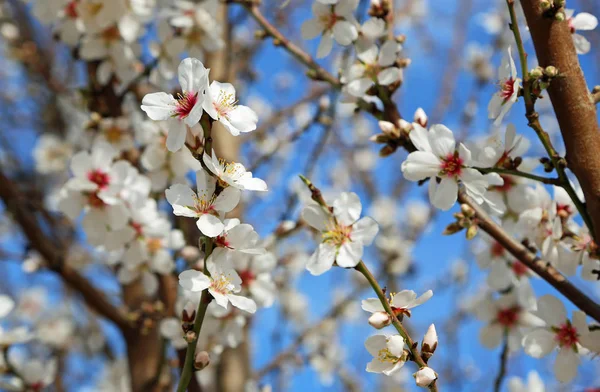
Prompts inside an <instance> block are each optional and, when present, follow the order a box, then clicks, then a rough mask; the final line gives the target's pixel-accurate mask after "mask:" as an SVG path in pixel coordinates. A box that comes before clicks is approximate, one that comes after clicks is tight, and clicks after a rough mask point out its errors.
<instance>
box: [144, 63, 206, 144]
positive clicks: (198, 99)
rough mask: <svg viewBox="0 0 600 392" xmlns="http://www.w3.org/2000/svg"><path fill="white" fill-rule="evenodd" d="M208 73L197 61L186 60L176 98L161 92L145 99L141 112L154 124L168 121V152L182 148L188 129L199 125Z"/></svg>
mask: <svg viewBox="0 0 600 392" xmlns="http://www.w3.org/2000/svg"><path fill="white" fill-rule="evenodd" d="M209 71H210V70H209V69H206V68H204V64H202V63H201V62H200V60H197V59H193V58H187V59H185V60H183V61H182V62H181V64H179V68H178V73H179V84H180V85H181V89H182V91H183V92H182V93H181V94H179V95H178V96H177V98H175V97H173V96H172V95H171V94H167V93H162V92H161V93H152V94H146V96H144V99H143V100H142V110H143V111H145V112H146V114H148V117H150V118H151V119H152V120H155V121H162V120H168V121H169V135H168V136H167V148H168V149H169V151H177V150H179V149H180V148H181V147H183V145H184V144H185V136H186V134H187V127H193V126H194V125H196V124H197V123H198V121H200V117H202V104H203V103H204V94H205V91H206V90H207V89H208V73H209Z"/></svg>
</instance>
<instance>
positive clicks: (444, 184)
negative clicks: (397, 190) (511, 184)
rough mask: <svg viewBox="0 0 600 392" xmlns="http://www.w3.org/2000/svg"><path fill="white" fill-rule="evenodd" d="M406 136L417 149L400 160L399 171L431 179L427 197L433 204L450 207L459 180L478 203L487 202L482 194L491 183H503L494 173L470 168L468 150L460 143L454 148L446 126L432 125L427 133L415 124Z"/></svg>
mask: <svg viewBox="0 0 600 392" xmlns="http://www.w3.org/2000/svg"><path fill="white" fill-rule="evenodd" d="M409 135H410V140H411V141H412V143H413V144H414V145H415V147H416V148H417V150H418V151H414V152H411V153H410V154H409V155H408V157H407V158H406V160H405V161H404V162H402V173H403V174H404V178H406V179H407V180H409V181H421V180H424V179H426V178H429V177H430V178H431V179H430V181H429V200H430V201H431V204H433V205H434V206H435V207H437V208H439V209H441V210H449V209H450V208H451V207H452V206H453V205H454V203H456V199H457V195H458V184H459V182H460V183H461V184H462V185H463V186H464V187H465V190H466V192H467V194H468V195H469V196H471V197H472V198H473V199H474V200H475V201H476V202H477V203H479V204H481V203H483V202H484V201H488V200H487V199H486V198H485V196H484V195H485V193H486V190H487V188H488V187H489V186H490V185H502V179H501V178H500V176H498V175H497V174H495V173H490V174H486V175H483V174H481V173H480V172H479V171H477V170H475V169H473V168H471V167H469V166H470V165H471V151H469V149H467V147H465V145H464V144H462V143H461V144H460V145H459V146H458V149H456V141H455V140H454V135H453V134H452V131H451V130H450V129H448V128H447V127H446V126H444V125H441V124H436V125H432V126H431V128H430V129H429V132H428V131H427V130H426V129H425V128H423V127H421V126H420V125H419V124H416V123H414V124H413V130H412V131H411V132H410V134H409ZM438 178H439V179H440V181H439V183H438V181H437V179H438ZM488 204H490V203H489V201H488Z"/></svg>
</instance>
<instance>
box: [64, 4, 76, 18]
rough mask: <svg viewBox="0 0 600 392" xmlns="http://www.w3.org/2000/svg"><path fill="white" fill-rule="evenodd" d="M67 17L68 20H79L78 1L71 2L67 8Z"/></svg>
mask: <svg viewBox="0 0 600 392" xmlns="http://www.w3.org/2000/svg"><path fill="white" fill-rule="evenodd" d="M65 16H66V17H67V18H71V19H75V18H77V16H78V14H77V1H70V2H69V3H68V4H67V5H66V6H65Z"/></svg>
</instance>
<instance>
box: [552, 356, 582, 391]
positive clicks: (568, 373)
mask: <svg viewBox="0 0 600 392" xmlns="http://www.w3.org/2000/svg"><path fill="white" fill-rule="evenodd" d="M580 361H581V359H580V358H579V355H578V354H577V353H576V352H574V351H573V349H572V348H571V347H563V348H561V349H560V351H559V352H558V355H557V356H556V362H554V375H555V376H556V379H557V380H558V381H560V382H569V381H572V380H573V379H574V378H575V376H576V375H577V367H578V366H579V362H580Z"/></svg>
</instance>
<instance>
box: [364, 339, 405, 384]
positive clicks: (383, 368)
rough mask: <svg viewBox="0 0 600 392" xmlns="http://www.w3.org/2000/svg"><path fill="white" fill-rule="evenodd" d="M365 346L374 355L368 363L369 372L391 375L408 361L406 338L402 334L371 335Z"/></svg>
mask: <svg viewBox="0 0 600 392" xmlns="http://www.w3.org/2000/svg"><path fill="white" fill-rule="evenodd" d="M365 348H366V349H367V351H369V353H370V354H371V355H372V356H373V360H372V361H371V362H369V363H368V364H367V372H369V373H383V374H385V375H386V376H391V375H392V374H394V373H396V372H397V371H398V370H400V368H402V366H404V363H406V358H407V355H406V353H405V352H404V338H402V336H400V335H392V336H385V335H373V336H370V337H369V338H368V339H367V340H366V341H365Z"/></svg>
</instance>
